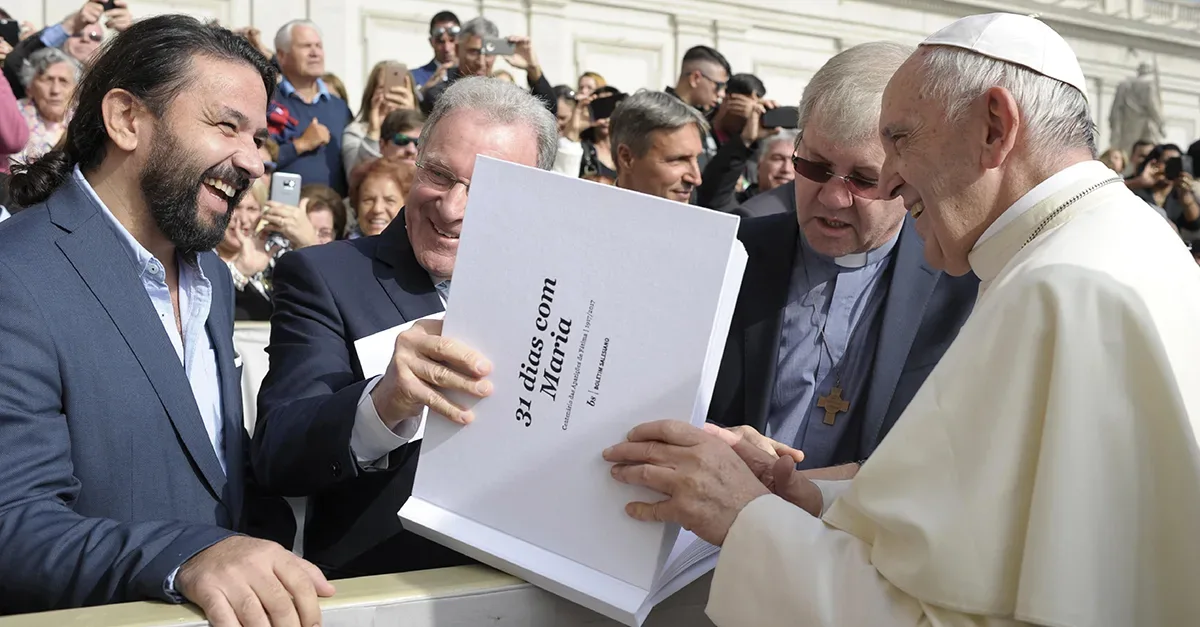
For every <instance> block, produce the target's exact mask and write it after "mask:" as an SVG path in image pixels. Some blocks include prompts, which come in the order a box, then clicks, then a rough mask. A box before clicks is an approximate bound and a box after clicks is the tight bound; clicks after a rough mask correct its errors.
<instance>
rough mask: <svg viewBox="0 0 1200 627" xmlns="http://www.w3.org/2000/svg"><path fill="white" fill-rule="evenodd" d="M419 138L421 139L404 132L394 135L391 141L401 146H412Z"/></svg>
mask: <svg viewBox="0 0 1200 627" xmlns="http://www.w3.org/2000/svg"><path fill="white" fill-rule="evenodd" d="M418 139H420V138H418V137H409V136H408V135H405V134H404V133H396V134H395V135H392V139H391V142H392V143H393V144H396V145H397V146H399V147H401V148H404V147H405V146H410V145H412V144H415V143H417V140H418Z"/></svg>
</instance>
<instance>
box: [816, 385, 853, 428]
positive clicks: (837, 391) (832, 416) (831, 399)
mask: <svg viewBox="0 0 1200 627" xmlns="http://www.w3.org/2000/svg"><path fill="white" fill-rule="evenodd" d="M817 407H820V408H821V409H824V410H825V424H827V425H831V424H833V423H834V421H835V420H837V415H838V414H840V413H842V412H844V411H849V409H850V402H849V401H845V400H842V388H840V387H838V386H836V385H835V386H833V389H831V390H829V394H828V395H826V396H821V397H818V398H817Z"/></svg>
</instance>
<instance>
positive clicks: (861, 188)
mask: <svg viewBox="0 0 1200 627" xmlns="http://www.w3.org/2000/svg"><path fill="white" fill-rule="evenodd" d="M801 139H802V137H797V138H796V149H799V148H800V141H801ZM792 168H793V169H795V170H796V174H799V175H800V176H803V177H804V178H806V179H808V180H810V181H812V182H814V183H820V184H822V185H824V184H825V183H828V182H829V179H841V180H842V182H844V183H845V184H846V188H847V189H849V190H850V193H851V194H854V195H855V196H858V197H859V198H862V199H864V200H877V199H878V198H879V196H880V193H879V181H872V180H871V179H868V178H864V177H861V176H859V175H857V174H851V175H848V176H839V175H837V174H834V173H833V172H832V171H830V169H829V168H828V167H827V166H825V165H822V164H820V163H813V162H812V161H809V160H808V159H805V158H804V157H800V156H798V155H796V154H792Z"/></svg>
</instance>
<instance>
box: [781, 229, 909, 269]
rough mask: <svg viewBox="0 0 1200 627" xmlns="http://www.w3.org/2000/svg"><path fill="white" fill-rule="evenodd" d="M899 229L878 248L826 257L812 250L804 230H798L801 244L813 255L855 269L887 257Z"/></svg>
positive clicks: (897, 238)
mask: <svg viewBox="0 0 1200 627" xmlns="http://www.w3.org/2000/svg"><path fill="white" fill-rule="evenodd" d="M901 230H903V229H902V228H900V229H896V234H895V235H892V238H891V239H889V240H888V241H886V242H884V243H883V245H882V246H880V247H879V248H876V249H873V250H868V251H867V252H865V253H850V254H849V255H842V256H841V257H828V256H825V255H822V254H821V253H819V252H817V251H815V250H813V248H812V246H811V245H809V243H808V239H807V238H805V237H804V231H801V232H800V240H801V241H802V242H803V244H802V245H803V246H804V247H805V248H807V249H808V252H810V253H812V254H813V255H815V256H817V257H820V258H821V259H827V260H829V261H832V262H833V263H834V264H835V265H837V266H838V267H839V268H851V269H855V268H865V267H867V266H869V265H871V264H873V263H876V262H878V261H881V260H883V259H885V258H887V256H888V255H889V254H890V253H891V252H892V249H893V248H895V247H896V242H897V241H898V240H899V239H900V231H901Z"/></svg>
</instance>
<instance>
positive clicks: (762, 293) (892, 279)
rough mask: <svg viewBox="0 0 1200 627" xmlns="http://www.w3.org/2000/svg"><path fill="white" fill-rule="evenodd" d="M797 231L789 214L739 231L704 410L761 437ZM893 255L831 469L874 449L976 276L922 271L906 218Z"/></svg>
mask: <svg viewBox="0 0 1200 627" xmlns="http://www.w3.org/2000/svg"><path fill="white" fill-rule="evenodd" d="M772 191H774V190H772ZM799 232H800V229H799V226H798V225H797V223H796V218H795V214H782V215H773V216H768V217H764V218H758V219H754V220H746V221H743V222H742V227H741V230H740V233H739V235H738V237H739V238H740V239H741V241H742V243H743V244H744V245H745V247H746V253H747V255H748V256H749V260H748V262H747V264H746V273H745V274H744V275H743V279H742V290H741V293H740V295H739V296H738V302H737V308H736V310H735V312H734V317H733V324H732V325H731V326H730V330H729V338H728V341H727V342H726V344H725V354H724V357H723V358H722V360H721V370H720V373H719V374H718V375H717V384H716V389H715V390H714V392H713V400H712V404H711V405H710V408H709V416H708V417H709V421H711V422H715V423H718V424H721V425H725V426H733V425H742V424H746V425H750V426H753V427H754V428H755V429H758V430H759V431H760V432H762V431H763V428H764V427H765V425H766V421H767V412H768V411H769V409H770V397H771V391H772V390H773V389H774V387H775V368H776V365H777V363H778V353H779V341H780V333H781V327H782V324H783V311H784V307H785V305H786V303H787V294H788V284H789V282H790V279H791V276H792V264H793V261H794V259H795V255H796V246H797V245H798V241H799ZM893 254H894V255H895V258H894V259H893V260H892V264H891V267H890V269H889V270H888V274H887V275H885V276H884V278H883V279H882V280H883V281H885V283H884V284H885V285H886V286H887V289H888V292H887V296H886V298H885V300H884V303H883V310H882V312H881V314H880V315H881V317H882V326H881V327H880V333H879V343H878V345H877V346H876V348H875V359H874V362H873V364H872V366H871V368H872V372H871V376H870V378H869V381H870V387H869V388H868V389H867V392H866V397H865V402H859V403H856V404H855V405H856V407H852V408H851V409H850V419H851V421H852V422H851V427H850V429H849V431H847V432H846V435H845V436H844V437H843V440H842V442H841V443H840V444H839V446H838V450H837V451H836V452H835V453H834V456H833V460H832V462H831V465H836V464H842V463H847V462H852V461H858V460H861V459H865V458H867V457H868V456H869V455H870V454H871V453H872V452H873V451H874V450H875V447H876V446H878V445H879V443H880V442H881V441H882V440H883V437H884V436H885V435H887V432H888V431H889V430H890V429H891V428H892V425H894V424H895V423H896V419H897V418H899V417H900V414H901V413H902V412H903V411H904V408H905V407H907V406H908V403H909V401H911V400H912V398H913V396H914V395H915V394H916V393H917V389H918V388H920V387H921V384H922V383H923V382H924V381H925V377H927V376H929V373H930V371H932V370H933V367H934V366H935V365H937V362H938V360H940V359H941V358H942V354H943V353H945V352H946V349H947V348H949V346H950V343H951V342H952V341H954V338H955V337H956V336H957V335H958V330H959V328H961V327H962V325H963V323H964V322H966V319H967V316H968V315H969V314H970V313H971V308H972V307H973V306H974V303H975V297H976V294H977V293H978V288H979V281H978V279H976V278H975V275H973V274H968V275H966V276H963V277H952V276H950V275H948V274H945V273H942V272H938V271H935V270H933V269H932V268H930V267H929V266H928V265H926V263H925V260H924V250H923V246H922V244H921V239H920V237H918V236H917V233H916V231H915V230H914V228H913V225H912V220H911V218H907V217H906V218H905V222H904V226H903V227H902V229H901V231H900V240H899V241H898V242H897V243H896V250H895V251H894V252H893ZM806 463H808V462H807V460H806ZM801 467H806V466H804V465H803V464H802V465H801Z"/></svg>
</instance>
